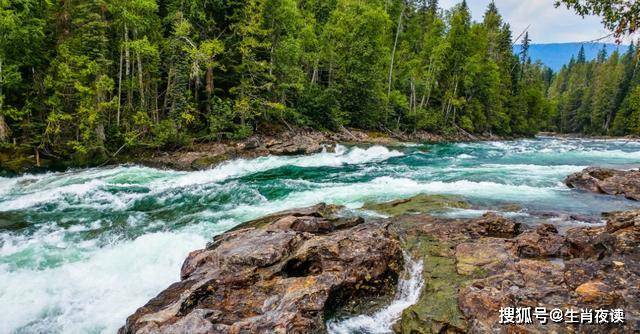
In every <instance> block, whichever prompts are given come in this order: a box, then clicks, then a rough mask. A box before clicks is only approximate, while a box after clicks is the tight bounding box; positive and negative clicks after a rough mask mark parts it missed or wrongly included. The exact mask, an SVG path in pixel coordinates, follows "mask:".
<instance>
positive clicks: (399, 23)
mask: <svg viewBox="0 0 640 334" xmlns="http://www.w3.org/2000/svg"><path fill="white" fill-rule="evenodd" d="M406 7H407V6H406V4H405V3H404V2H403V4H402V10H401V11H400V16H398V28H397V29H396V38H395V41H394V42H393V50H392V51H391V65H390V66H389V87H388V89H387V96H388V95H390V94H391V81H392V79H393V66H394V58H395V56H396V47H397V46H398V37H399V36H400V28H401V27H402V16H404V10H405V8H406Z"/></svg>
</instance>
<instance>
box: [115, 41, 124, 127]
mask: <svg viewBox="0 0 640 334" xmlns="http://www.w3.org/2000/svg"><path fill="white" fill-rule="evenodd" d="M123 62H124V50H123V47H122V46H121V47H120V69H119V70H118V112H117V113H116V125H117V127H118V129H119V128H120V110H121V109H122V65H123V64H122V63H123Z"/></svg>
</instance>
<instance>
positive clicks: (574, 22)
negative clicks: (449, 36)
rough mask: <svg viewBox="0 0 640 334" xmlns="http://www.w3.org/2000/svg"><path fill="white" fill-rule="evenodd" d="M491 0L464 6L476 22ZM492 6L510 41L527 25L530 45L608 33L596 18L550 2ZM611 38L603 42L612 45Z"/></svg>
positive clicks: (448, 2) (501, 1)
mask: <svg viewBox="0 0 640 334" xmlns="http://www.w3.org/2000/svg"><path fill="white" fill-rule="evenodd" d="M460 2H461V0H441V1H440V7H442V8H444V9H449V8H451V7H453V6H454V5H455V4H457V3H460ZM489 2H491V0H469V1H467V3H468V4H469V7H470V9H471V12H472V14H473V17H474V19H475V20H476V21H480V20H482V16H483V15H484V12H485V10H486V8H487V5H488V4H489ZM495 3H496V6H498V9H499V10H500V13H501V14H502V16H503V17H504V20H505V21H506V22H508V23H509V24H510V25H511V30H512V31H513V36H514V38H515V37H517V36H518V35H519V34H520V33H521V32H522V31H524V30H525V29H526V28H527V26H529V25H530V27H529V35H530V36H531V39H532V40H533V43H562V42H586V41H592V40H595V39H599V38H601V37H603V36H607V35H609V34H610V32H608V31H607V30H606V29H604V27H603V26H602V23H601V20H600V18H598V17H594V16H590V17H586V18H584V19H583V18H582V17H580V16H579V15H577V14H576V13H574V12H573V11H570V10H567V9H566V8H563V7H560V8H555V6H554V5H553V3H554V1H553V0H495ZM613 41H614V39H613V38H609V39H607V40H603V42H613Z"/></svg>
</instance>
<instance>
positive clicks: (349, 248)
mask: <svg viewBox="0 0 640 334" xmlns="http://www.w3.org/2000/svg"><path fill="white" fill-rule="evenodd" d="M402 204H403V203H400V204H398V205H396V206H395V207H398V206H401V205H402ZM392 207H393V206H392ZM340 213H341V208H340V207H338V206H332V205H324V204H321V205H317V206H314V207H310V208H304V209H298V210H290V211H286V212H281V213H278V214H274V215H270V216H268V217H264V218H261V219H257V220H254V221H250V222H247V223H245V224H242V225H240V226H238V227H236V228H235V229H233V230H231V231H228V232H227V233H224V234H222V235H221V236H218V237H216V238H215V239H214V241H213V242H212V243H211V244H210V245H208V247H207V248H206V249H202V250H198V251H195V252H192V253H191V254H190V255H189V257H188V258H187V260H186V261H185V262H184V265H183V268H182V273H181V274H182V280H181V281H180V282H177V283H175V284H173V285H171V286H170V287H168V288H167V289H166V290H165V291H163V292H162V293H160V294H159V295H158V296H157V297H156V298H154V299H152V300H151V301H149V302H148V303H147V304H146V305H145V306H143V307H142V308H140V309H138V310H137V311H136V313H134V314H133V315H131V316H130V317H129V318H128V319H127V322H126V325H125V326H124V327H123V328H122V329H121V330H120V333H174V332H191V333H307V332H312V333H324V332H326V328H325V325H324V323H325V321H326V320H327V319H329V318H331V317H333V316H335V315H347V314H354V312H357V313H358V314H360V313H368V312H371V311H373V310H377V309H379V308H380V307H382V306H381V305H383V304H381V302H380V301H381V300H387V301H388V299H385V298H381V297H384V296H386V297H387V298H388V297H389V296H391V295H392V293H391V292H392V290H394V284H396V282H397V278H398V277H399V275H401V270H402V266H403V263H402V262H403V261H402V252H403V251H404V252H406V253H407V254H409V256H411V257H413V258H414V260H416V261H422V264H423V270H422V278H423V280H424V285H423V288H422V290H421V291H420V296H419V298H418V301H417V302H416V303H415V304H414V305H412V306H409V307H407V308H406V309H405V310H404V311H403V312H402V315H401V319H400V320H399V321H398V323H397V324H395V326H394V330H395V331H396V332H398V333H407V334H409V333H411V334H412V333H554V332H555V333H603V334H604V333H635V332H638V329H640V320H639V319H640V298H638V296H640V247H639V244H638V243H639V242H640V235H639V234H638V219H640V210H639V211H631V212H615V213H610V214H606V215H605V216H604V217H605V219H606V220H607V224H606V226H596V227H577V228H572V229H570V230H568V231H567V233H566V235H560V234H559V233H558V230H557V228H555V226H553V225H550V224H544V223H541V224H539V225H537V226H536V227H535V228H533V229H527V230H525V228H524V227H523V226H521V225H520V224H519V223H518V222H517V221H515V220H513V219H508V218H505V217H502V216H500V215H497V214H494V213H488V214H485V215H484V216H482V217H480V218H476V219H448V218H440V217H434V216H430V215H428V214H419V213H416V214H410V215H399V216H394V217H391V218H388V219H377V220H374V221H368V222H365V221H363V220H362V219H361V218H343V217H341V216H340ZM523 230H525V231H524V232H523ZM373 307H377V308H375V309H374V308H373ZM503 307H530V308H533V309H535V308H536V307H546V308H547V309H548V310H550V309H554V308H559V309H561V310H566V309H574V310H578V311H579V310H581V309H583V308H588V309H593V310H596V309H606V310H609V309H618V308H621V309H624V310H625V315H626V319H627V320H626V321H625V323H623V324H615V325H614V324H609V325H598V326H595V325H577V324H568V323H547V324H546V325H542V324H541V323H539V322H538V321H537V320H536V319H533V323H532V324H529V325H516V324H513V325H502V324H500V323H499V314H500V309H501V308H503Z"/></svg>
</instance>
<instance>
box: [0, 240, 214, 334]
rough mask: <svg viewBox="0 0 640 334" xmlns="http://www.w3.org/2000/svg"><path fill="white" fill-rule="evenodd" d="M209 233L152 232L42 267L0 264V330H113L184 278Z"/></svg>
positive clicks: (67, 331) (77, 331)
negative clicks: (188, 260)
mask: <svg viewBox="0 0 640 334" xmlns="http://www.w3.org/2000/svg"><path fill="white" fill-rule="evenodd" d="M204 244H205V239H204V238H203V237H201V236H199V235H194V234H189V233H153V234H148V235H144V236H142V237H139V238H137V239H136V240H133V241H129V242H124V243H121V244H117V245H113V246H110V247H105V248H102V249H94V250H93V251H92V252H90V253H88V254H86V256H87V260H84V261H80V262H74V263H69V264H65V265H62V266H60V267H56V268H50V269H45V270H41V271H32V270H18V271H13V272H7V271H6V268H0V277H1V279H0V305H11V307H7V308H5V309H4V311H3V312H0V332H1V333H10V332H14V331H17V330H19V329H21V328H22V330H24V331H26V332H34V333H37V332H63V333H89V332H94V333H114V332H116V331H117V329H118V328H119V327H120V326H122V324H124V320H125V318H126V317H127V316H128V315H129V314H131V313H133V312H134V311H135V310H136V309H137V308H138V307H140V306H142V305H143V304H145V303H146V302H147V301H148V300H149V299H150V298H152V297H154V296H155V295H156V294H157V293H159V292H160V291H162V290H163V289H165V288H166V287H167V286H168V285H169V284H171V283H173V282H175V281H178V280H179V270H180V265H181V264H182V261H183V260H184V258H185V257H186V255H187V254H188V252H189V251H191V250H193V249H197V248H201V247H203V246H204Z"/></svg>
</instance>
